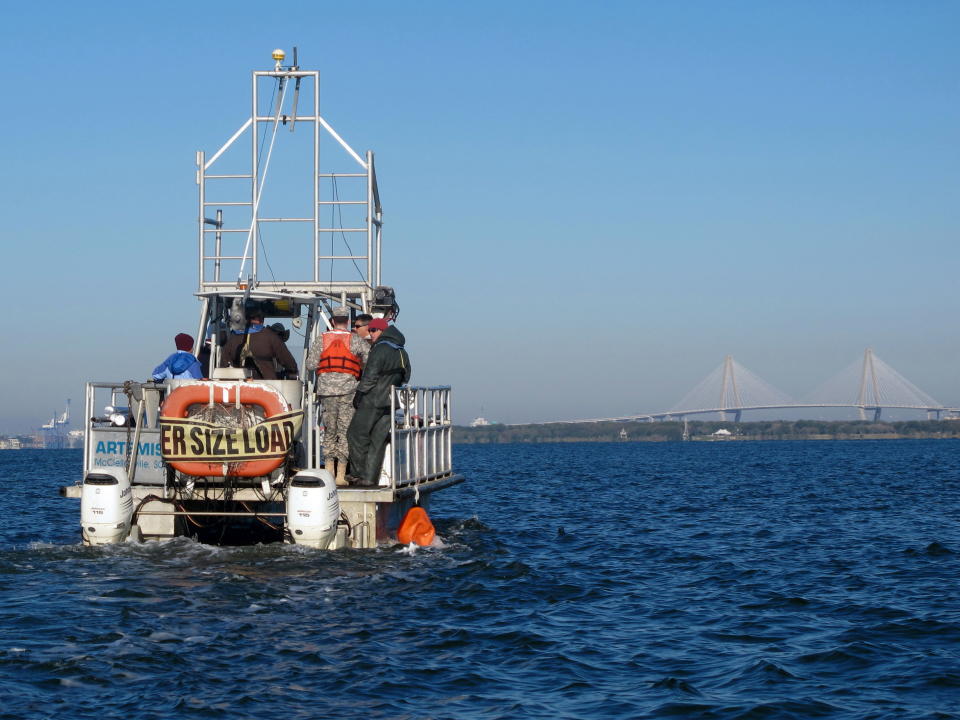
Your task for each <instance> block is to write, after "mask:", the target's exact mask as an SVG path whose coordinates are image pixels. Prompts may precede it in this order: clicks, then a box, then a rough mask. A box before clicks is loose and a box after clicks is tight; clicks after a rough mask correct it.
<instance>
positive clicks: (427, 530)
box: [397, 505, 437, 547]
mask: <svg viewBox="0 0 960 720" xmlns="http://www.w3.org/2000/svg"><path fill="white" fill-rule="evenodd" d="M436 534H437V531H436V530H434V528H433V523H432V522H430V516H429V515H427V511H426V510H424V509H423V508H422V507H420V506H419V505H418V506H416V507H412V508H410V509H409V510H407V514H406V515H404V516H403V520H401V521H400V527H399V528H397V540H399V541H400V542H402V543H403V544H404V545H407V544H408V543H410V542H411V541H412V542H415V543H416V544H417V545H421V546H424V547H425V546H427V545H429V544H430V543H432V542H433V538H434V536H435V535H436Z"/></svg>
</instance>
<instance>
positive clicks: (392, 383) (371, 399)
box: [347, 318, 410, 487]
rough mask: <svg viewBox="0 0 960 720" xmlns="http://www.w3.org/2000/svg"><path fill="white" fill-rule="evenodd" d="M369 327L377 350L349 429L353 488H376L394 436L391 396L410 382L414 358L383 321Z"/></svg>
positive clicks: (376, 320)
mask: <svg viewBox="0 0 960 720" xmlns="http://www.w3.org/2000/svg"><path fill="white" fill-rule="evenodd" d="M367 328H368V329H369V330H370V337H371V338H372V339H373V347H372V348H370V355H369V356H368V357H367V362H366V364H365V365H364V366H363V375H362V376H361V377H360V383H359V384H358V385H357V391H356V394H355V395H354V396H353V406H354V407H355V408H356V410H357V411H356V413H354V415H353V420H351V421H350V427H349V428H348V429H347V444H348V445H349V448H350V475H351V477H349V478H347V479H348V481H350V484H351V485H357V486H360V487H376V486H377V484H378V483H379V479H380V468H381V467H382V466H383V454H384V452H385V451H386V447H387V438H388V437H389V436H390V422H391V420H392V418H391V417H390V395H391V393H392V392H393V388H394V387H399V386H400V385H405V384H406V383H407V382H409V380H410V356H409V355H408V354H407V351H406V350H405V349H404V347H403V346H404V343H405V342H406V338H404V337H403V333H402V332H400V331H399V330H397V328H396V327H394V326H392V325H388V324H387V321H386V320H384V319H383V318H374V319H373V320H371V321H370V324H369V325H368V326H367Z"/></svg>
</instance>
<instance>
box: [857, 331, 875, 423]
mask: <svg viewBox="0 0 960 720" xmlns="http://www.w3.org/2000/svg"><path fill="white" fill-rule="evenodd" d="M871 395H872V398H873V403H872V404H871V403H868V401H867V400H868V397H869V396H871ZM857 407H858V408H859V410H860V419H861V420H866V419H867V410H873V421H874V422H879V420H880V384H879V383H878V382H877V369H876V367H875V366H874V363H873V348H870V347H868V348H867V349H866V350H864V351H863V368H862V370H861V372H860V391H859V392H858V393H857Z"/></svg>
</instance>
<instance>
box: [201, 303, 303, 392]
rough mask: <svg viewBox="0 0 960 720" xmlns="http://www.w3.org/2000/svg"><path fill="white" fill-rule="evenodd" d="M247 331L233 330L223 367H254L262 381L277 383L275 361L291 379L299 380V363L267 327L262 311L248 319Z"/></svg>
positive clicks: (251, 314)
mask: <svg viewBox="0 0 960 720" xmlns="http://www.w3.org/2000/svg"><path fill="white" fill-rule="evenodd" d="M247 320H248V321H249V325H247V328H246V332H244V331H240V332H237V331H235V330H234V331H232V332H231V335H230V337H229V338H228V339H227V343H226V345H224V346H223V351H222V352H221V353H220V367H236V368H242V367H246V368H250V369H251V370H252V372H253V377H255V378H257V379H258V380H277V379H278V377H277V370H276V366H275V365H274V360H276V361H277V363H279V365H280V367H282V368H283V369H284V370H286V375H287V377H288V378H290V379H293V378H296V377H297V361H296V360H294V359H293V355H291V354H290V351H289V350H288V349H287V346H286V345H285V344H284V342H283V340H282V339H281V338H280V336H279V335H277V333H276V332H274V331H273V330H271V329H270V328H268V327H264V326H263V313H262V312H261V311H259V310H254V311H252V312H250V313H249V314H248V316H247Z"/></svg>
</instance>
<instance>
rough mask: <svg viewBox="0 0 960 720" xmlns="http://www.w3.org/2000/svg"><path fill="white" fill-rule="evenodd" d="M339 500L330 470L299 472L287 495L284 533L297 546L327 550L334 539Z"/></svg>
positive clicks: (291, 482) (338, 514) (338, 516)
mask: <svg viewBox="0 0 960 720" xmlns="http://www.w3.org/2000/svg"><path fill="white" fill-rule="evenodd" d="M339 519H340V496H339V495H337V485H336V483H335V482H334V480H333V475H332V474H331V473H330V471H329V470H322V469H321V470H301V471H300V472H298V473H297V474H296V475H294V476H293V480H291V481H290V487H289V489H288V492H287V529H288V530H289V531H290V537H291V538H292V540H293V542H294V544H296V545H306V546H307V547H313V548H318V549H320V550H326V549H327V548H328V547H329V546H330V543H331V541H332V540H333V539H334V538H335V537H336V535H337V521H339Z"/></svg>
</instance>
